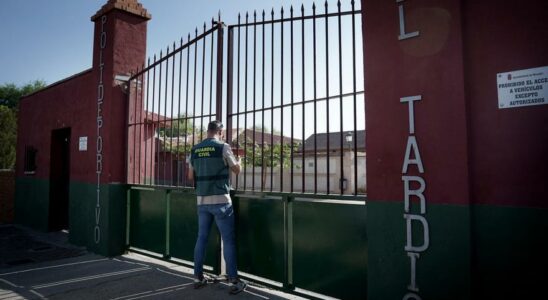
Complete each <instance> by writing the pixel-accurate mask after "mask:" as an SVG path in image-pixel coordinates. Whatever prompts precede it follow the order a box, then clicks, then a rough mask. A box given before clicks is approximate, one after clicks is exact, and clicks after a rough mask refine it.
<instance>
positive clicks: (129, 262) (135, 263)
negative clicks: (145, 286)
mask: <svg viewBox="0 0 548 300" xmlns="http://www.w3.org/2000/svg"><path fill="white" fill-rule="evenodd" d="M112 260H115V261H119V262H123V263H127V264H131V265H139V266H143V267H150V266H149V265H147V264H142V263H138V262H132V261H125V260H121V259H117V258H113V259H112Z"/></svg>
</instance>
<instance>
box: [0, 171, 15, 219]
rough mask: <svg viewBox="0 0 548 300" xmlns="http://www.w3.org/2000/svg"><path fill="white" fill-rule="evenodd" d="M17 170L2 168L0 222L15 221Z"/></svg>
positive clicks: (0, 173)
mask: <svg viewBox="0 0 548 300" xmlns="http://www.w3.org/2000/svg"><path fill="white" fill-rule="evenodd" d="M14 192H15V171H12V170H0V224H2V223H11V222H13V199H14V194H15V193H14Z"/></svg>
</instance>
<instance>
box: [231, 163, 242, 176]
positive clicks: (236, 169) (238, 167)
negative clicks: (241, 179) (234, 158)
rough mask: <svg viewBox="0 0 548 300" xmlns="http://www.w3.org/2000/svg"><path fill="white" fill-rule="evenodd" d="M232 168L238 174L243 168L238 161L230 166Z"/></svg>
mask: <svg viewBox="0 0 548 300" xmlns="http://www.w3.org/2000/svg"><path fill="white" fill-rule="evenodd" d="M230 170H232V172H234V174H236V175H238V174H240V170H241V168H240V164H239V163H238V164H235V165H233V166H232V167H230Z"/></svg>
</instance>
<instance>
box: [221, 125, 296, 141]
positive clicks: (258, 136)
mask: <svg viewBox="0 0 548 300" xmlns="http://www.w3.org/2000/svg"><path fill="white" fill-rule="evenodd" d="M237 132H239V134H238V135H236V133H237ZM253 135H255V140H253ZM245 139H247V141H248V144H251V143H253V141H255V144H257V145H261V144H262V143H263V132H262V131H261V130H253V129H245V130H243V129H240V128H238V129H232V142H231V144H232V145H236V143H237V142H239V143H240V144H241V143H242V142H243V141H244V140H245ZM282 141H283V143H284V144H291V137H287V136H281V135H278V134H272V133H268V132H264V144H265V145H270V144H274V145H279V144H281V143H282ZM301 142H302V140H301V139H297V138H293V144H300V143H301Z"/></svg>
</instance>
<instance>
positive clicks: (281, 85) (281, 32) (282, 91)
mask: <svg viewBox="0 0 548 300" xmlns="http://www.w3.org/2000/svg"><path fill="white" fill-rule="evenodd" d="M280 13H281V19H280V20H281V22H280V35H281V44H280V52H281V53H280V107H281V108H280V127H281V129H280V131H281V132H280V136H281V138H280V192H283V191H284V107H283V106H284V8H283V6H282V9H281V11H280Z"/></svg>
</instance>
